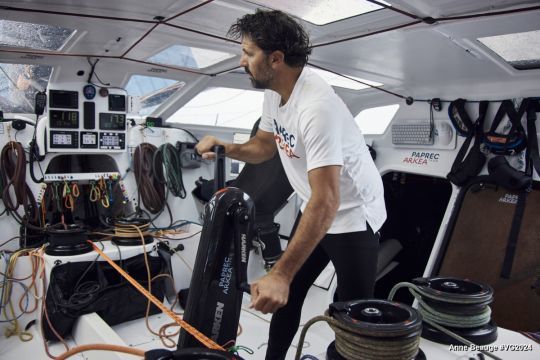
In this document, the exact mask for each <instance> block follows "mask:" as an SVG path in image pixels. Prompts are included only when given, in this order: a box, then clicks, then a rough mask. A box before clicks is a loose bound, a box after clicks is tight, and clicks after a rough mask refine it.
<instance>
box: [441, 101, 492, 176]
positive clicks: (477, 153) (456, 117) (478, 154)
mask: <svg viewBox="0 0 540 360" xmlns="http://www.w3.org/2000/svg"><path fill="white" fill-rule="evenodd" d="M465 103H466V100H465V99H457V100H455V101H453V102H452V103H450V106H449V108H448V115H449V117H450V120H451V121H452V124H454V127H455V129H456V131H457V132H458V134H459V135H461V136H466V139H465V141H464V142H463V145H462V146H461V149H459V152H458V154H457V156H456V158H455V160H454V163H453V164H452V168H451V170H450V172H449V173H448V175H446V178H447V179H448V180H449V181H450V182H452V183H454V184H456V185H458V186H462V185H464V184H466V183H467V182H468V181H469V180H470V179H472V178H473V177H475V176H476V175H478V173H479V172H480V170H482V167H483V166H484V164H485V163H486V156H485V155H484V153H482V151H481V149H480V144H481V142H482V141H481V139H482V131H483V128H484V119H485V117H486V112H487V108H488V105H489V102H488V101H481V102H480V104H479V108H478V119H477V120H476V121H475V122H474V123H473V122H472V120H471V117H470V116H469V114H468V113H467V111H466V110H465ZM473 137H474V143H473V146H472V147H471V149H470V150H469V146H470V144H471V141H472V139H473ZM467 151H468V154H467ZM466 154H467V157H465V155H466Z"/></svg>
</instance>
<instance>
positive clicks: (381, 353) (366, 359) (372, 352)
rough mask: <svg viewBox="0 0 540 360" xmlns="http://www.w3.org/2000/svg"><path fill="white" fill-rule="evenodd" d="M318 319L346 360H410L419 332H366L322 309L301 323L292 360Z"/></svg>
mask: <svg viewBox="0 0 540 360" xmlns="http://www.w3.org/2000/svg"><path fill="white" fill-rule="evenodd" d="M319 321H325V322H326V323H328V325H329V326H330V327H331V328H332V330H334V332H335V334H336V350H337V352H338V353H339V354H340V355H341V356H343V357H344V358H346V359H351V360H356V359H358V360H360V359H362V360H381V359H388V360H403V359H413V358H414V357H415V356H416V354H417V353H418V345H419V343H420V332H417V333H416V334H413V336H407V335H406V334H403V335H405V336H395V337H394V336H392V337H383V336H384V335H382V334H373V333H369V332H367V331H366V330H363V329H359V328H357V327H353V326H350V325H348V324H347V323H345V322H342V321H338V320H336V319H334V318H333V317H331V316H330V315H329V311H328V310H326V311H325V313H324V315H321V316H316V317H314V318H313V319H311V320H309V321H308V322H307V323H306V324H305V325H304V328H303V329H302V332H301V333H300V340H299V341H298V347H297V350H296V356H295V360H299V359H300V357H301V355H302V347H303V345H304V339H305V337H306V333H307V331H308V329H309V328H310V327H311V326H312V325H313V324H315V323H317V322H319ZM378 335H382V336H378ZM386 336H388V335H386Z"/></svg>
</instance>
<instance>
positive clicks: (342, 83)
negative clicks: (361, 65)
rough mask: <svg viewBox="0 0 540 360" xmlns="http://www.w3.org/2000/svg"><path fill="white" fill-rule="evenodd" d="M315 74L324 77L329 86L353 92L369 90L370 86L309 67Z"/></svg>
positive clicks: (378, 84) (375, 84)
mask: <svg viewBox="0 0 540 360" xmlns="http://www.w3.org/2000/svg"><path fill="white" fill-rule="evenodd" d="M308 67H309V68H310V69H311V70H312V71H313V72H315V73H317V74H318V75H319V76H320V77H322V78H323V79H324V80H325V81H326V82H327V83H328V84H329V85H331V86H338V87H342V88H347V89H352V90H362V89H365V88H368V87H369V86H367V85H364V84H361V83H359V82H356V81H353V80H350V79H347V78H346V77H343V76H340V75H337V74H334V73H331V72H329V71H326V70H321V69H317V68H314V67H311V66H308ZM347 77H349V78H351V79H356V80H360V81H362V82H364V83H366V84H369V85H372V86H382V85H383V84H381V83H378V82H375V81H369V80H364V79H360V78H357V77H354V76H348V75H347Z"/></svg>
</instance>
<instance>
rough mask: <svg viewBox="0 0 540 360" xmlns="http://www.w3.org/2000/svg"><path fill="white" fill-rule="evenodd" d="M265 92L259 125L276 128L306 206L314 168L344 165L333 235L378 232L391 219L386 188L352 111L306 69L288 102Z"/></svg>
mask: <svg viewBox="0 0 540 360" xmlns="http://www.w3.org/2000/svg"><path fill="white" fill-rule="evenodd" d="M280 102H281V96H280V95H279V94H278V93H277V92H275V91H272V90H266V91H265V93H264V104H263V114H262V119H261V122H260V124H259V129H260V130H263V131H267V132H273V133H274V138H275V139H276V144H277V147H278V152H279V155H280V158H281V162H282V163H283V168H284V169H285V173H286V174H287V178H288V179H289V182H290V183H291V186H292V187H293V189H294V190H295V191H296V193H297V194H298V196H299V197H300V199H302V201H303V204H302V208H301V210H302V211H304V209H305V207H306V205H307V202H308V200H309V198H310V196H311V188H310V185H309V180H308V171H310V170H312V169H315V168H319V167H323V166H329V165H341V175H340V176H341V178H340V205H339V209H338V212H337V215H336V218H335V219H334V222H333V223H332V226H331V227H330V229H329V231H328V233H330V234H339V233H347V232H355V231H364V230H366V221H367V223H369V225H370V226H371V228H372V229H373V231H377V230H379V229H380V227H381V226H382V224H383V223H384V221H385V220H386V208H385V205H384V189H383V184H382V179H381V176H380V174H379V171H378V170H377V168H376V167H375V164H374V163H373V160H372V159H371V155H370V153H369V150H368V148H367V146H366V143H365V141H364V137H363V135H362V133H361V132H360V129H359V128H358V126H357V125H356V123H355V122H354V118H353V117H352V115H351V113H350V111H349V109H348V108H347V107H346V105H345V104H344V103H343V101H342V100H341V98H340V97H339V96H337V95H336V93H335V92H334V90H333V89H332V87H330V86H329V85H328V84H327V83H326V82H325V81H324V80H323V79H322V78H321V77H319V76H318V75H317V74H315V73H314V72H313V71H311V70H310V69H308V68H304V69H303V70H302V73H301V74H300V77H299V78H298V80H297V81H296V84H295V86H294V89H293V91H292V94H291V96H290V98H289V100H288V101H287V103H286V104H285V105H284V106H280Z"/></svg>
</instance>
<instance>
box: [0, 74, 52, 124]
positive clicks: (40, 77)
mask: <svg viewBox="0 0 540 360" xmlns="http://www.w3.org/2000/svg"><path fill="white" fill-rule="evenodd" d="M51 70H52V67H51V66H46V65H28V64H1V63H0V110H2V111H3V112H5V113H26V114H33V113H34V97H35V95H36V92H38V91H44V90H45V89H46V88H47V85H48V84H49V78H50V76H51Z"/></svg>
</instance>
